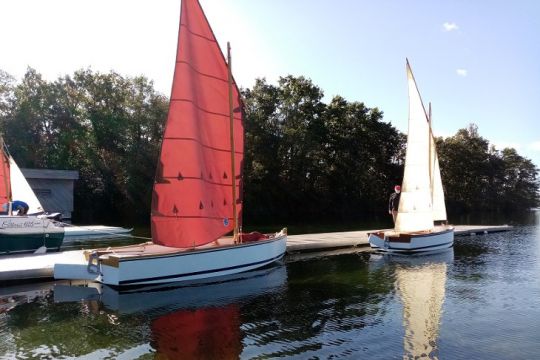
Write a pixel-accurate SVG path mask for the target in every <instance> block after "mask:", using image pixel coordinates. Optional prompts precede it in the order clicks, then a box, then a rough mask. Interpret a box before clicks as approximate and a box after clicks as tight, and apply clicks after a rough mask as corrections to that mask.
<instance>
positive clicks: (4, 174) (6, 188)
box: [0, 137, 11, 211]
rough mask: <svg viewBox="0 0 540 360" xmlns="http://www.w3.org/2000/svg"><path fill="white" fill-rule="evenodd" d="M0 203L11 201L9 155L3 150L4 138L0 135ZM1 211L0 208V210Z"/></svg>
mask: <svg viewBox="0 0 540 360" xmlns="http://www.w3.org/2000/svg"><path fill="white" fill-rule="evenodd" d="M0 152H1V155H0V156H1V159H0V162H1V163H0V205H1V204H6V203H7V202H9V201H11V180H10V176H9V156H8V155H7V154H6V151H5V150H4V139H2V138H1V137H0ZM0 211H1V210H0Z"/></svg>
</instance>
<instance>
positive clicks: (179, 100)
mask: <svg viewBox="0 0 540 360" xmlns="http://www.w3.org/2000/svg"><path fill="white" fill-rule="evenodd" d="M170 101H171V102H173V101H175V102H181V101H185V102H189V103H192V104H193V105H194V106H195V107H197V110H200V111H203V112H205V113H207V114H212V115H217V116H223V117H225V118H227V120H228V119H229V114H228V113H227V114H225V113H217V112H213V111H209V110H206V109H203V108H201V107H199V106H198V105H197V104H195V103H194V102H193V100H190V99H171V100H170ZM234 120H238V121H242V120H243V119H242V118H241V117H237V116H235V117H234Z"/></svg>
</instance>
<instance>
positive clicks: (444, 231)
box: [369, 61, 454, 253]
mask: <svg viewBox="0 0 540 360" xmlns="http://www.w3.org/2000/svg"><path fill="white" fill-rule="evenodd" d="M407 80H408V87H409V130H408V135H407V151H406V154H405V170H404V174H403V184H402V186H401V197H400V201H399V207H398V214H397V217H396V223H395V226H394V229H393V230H390V231H378V232H373V233H371V234H370V235H369V243H370V245H371V247H373V248H376V249H378V250H382V251H388V252H399V253H417V252H428V251H438V250H442V249H446V248H449V247H452V246H453V244H454V228H453V227H452V226H449V225H446V222H447V216H446V206H445V202H444V191H443V186H442V179H441V174H440V168H439V159H438V156H437V150H436V147H435V137H434V136H433V131H432V128H431V105H430V107H429V115H428V114H427V113H426V111H425V108H424V104H423V103H422V98H421V97H420V92H419V91H418V87H417V86H416V81H415V79H414V76H413V73H412V70H411V67H410V65H409V62H408V61H407Z"/></svg>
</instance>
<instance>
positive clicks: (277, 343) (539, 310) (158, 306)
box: [0, 214, 540, 359]
mask: <svg viewBox="0 0 540 360" xmlns="http://www.w3.org/2000/svg"><path fill="white" fill-rule="evenodd" d="M537 217H538V214H537V215H536V217H535V218H534V219H532V221H530V223H532V224H529V225H522V226H519V227H516V228H515V230H513V231H511V232H506V233H498V234H490V235H483V236H471V237H456V244H455V248H454V249H452V250H451V251H448V252H445V253H441V254H438V255H432V256H423V257H414V258H411V257H405V258H404V257H388V256H381V255H377V254H370V253H357V254H345V255H338V256H331V257H319V258H314V259H310V260H304V261H298V262H293V263H287V264H284V265H280V266H275V267H272V268H269V269H263V270H261V271H258V272H254V273H250V274H246V275H245V276H243V278H241V279H233V280H230V281H227V282H222V283H218V284H213V285H207V286H198V287H188V288H186V287H184V288H174V287H170V286H169V287H166V288H158V289H154V290H153V291H146V292H131V293H130V292H127V293H118V292H116V291H114V290H112V289H110V288H108V287H104V288H99V289H96V288H82V287H70V286H67V285H63V284H56V286H55V285H54V284H46V283H41V284H27V285H20V286H19V287H10V288H6V287H3V288H0V357H1V358H21V359H32V358H44V359H49V358H55V359H56V358H61V359H62V358H82V359H102V358H103V359H136V358H139V359H153V358H158V359H190V358H195V359H236V358H242V359H266V358H287V359H289V358H292V359H295V358H296V359H347V358H350V359H401V358H421V357H424V358H440V359H537V358H540V226H539V225H538V224H539V223H538V219H537ZM81 299H84V300H81Z"/></svg>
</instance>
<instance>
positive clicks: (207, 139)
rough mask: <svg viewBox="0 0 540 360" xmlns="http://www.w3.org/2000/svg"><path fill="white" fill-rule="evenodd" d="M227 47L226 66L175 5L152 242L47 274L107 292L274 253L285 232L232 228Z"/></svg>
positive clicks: (237, 159) (211, 39) (193, 276)
mask: <svg viewBox="0 0 540 360" xmlns="http://www.w3.org/2000/svg"><path fill="white" fill-rule="evenodd" d="M227 50H228V59H227V60H226V59H225V57H224V56H223V53H222V52H221V49H220V47H219V45H218V43H217V40H216V38H215V36H214V33H213V31H212V29H211V27H210V25H209V23H208V20H207V19H206V16H205V15H204V12H203V10H202V8H201V6H200V4H199V2H198V1H197V0H183V1H182V6H181V15H180V29H179V35H178V50H177V57H176V66H175V71H174V79H173V86H172V92H171V99H170V105H169V113H168V117H167V122H166V125H165V131H164V136H163V142H162V146H161V153H160V157H159V162H158V165H157V170H156V177H155V183H154V191H153V197H152V209H151V227H152V242H148V243H143V244H140V245H133V246H127V247H117V248H108V249H97V250H92V251H87V252H86V253H85V256H86V261H87V264H84V265H83V266H81V265H80V264H79V265H76V264H56V265H55V269H54V274H55V277H56V278H58V279H93V280H96V281H98V282H102V283H105V284H109V285H115V286H122V285H142V284H152V283H164V282H173V281H192V280H194V281H197V280H201V279H207V278H214V277H218V276H223V275H230V274H234V273H239V272H243V271H248V270H252V269H255V268H259V267H262V266H265V265H267V264H270V263H272V262H274V261H277V260H279V259H281V258H282V257H283V255H284V253H285V248H286V241H287V234H286V229H283V230H281V231H280V232H278V233H275V234H260V233H250V234H243V233H242V232H241V213H242V206H243V204H242V196H241V191H240V190H241V184H242V162H243V155H244V154H243V149H244V126H243V121H244V114H243V111H242V100H241V97H240V92H239V90H238V87H237V85H236V82H235V81H234V78H233V77H232V72H231V61H230V46H228V49H227ZM231 232H232V236H229V237H224V236H225V235H226V234H229V233H231Z"/></svg>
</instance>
